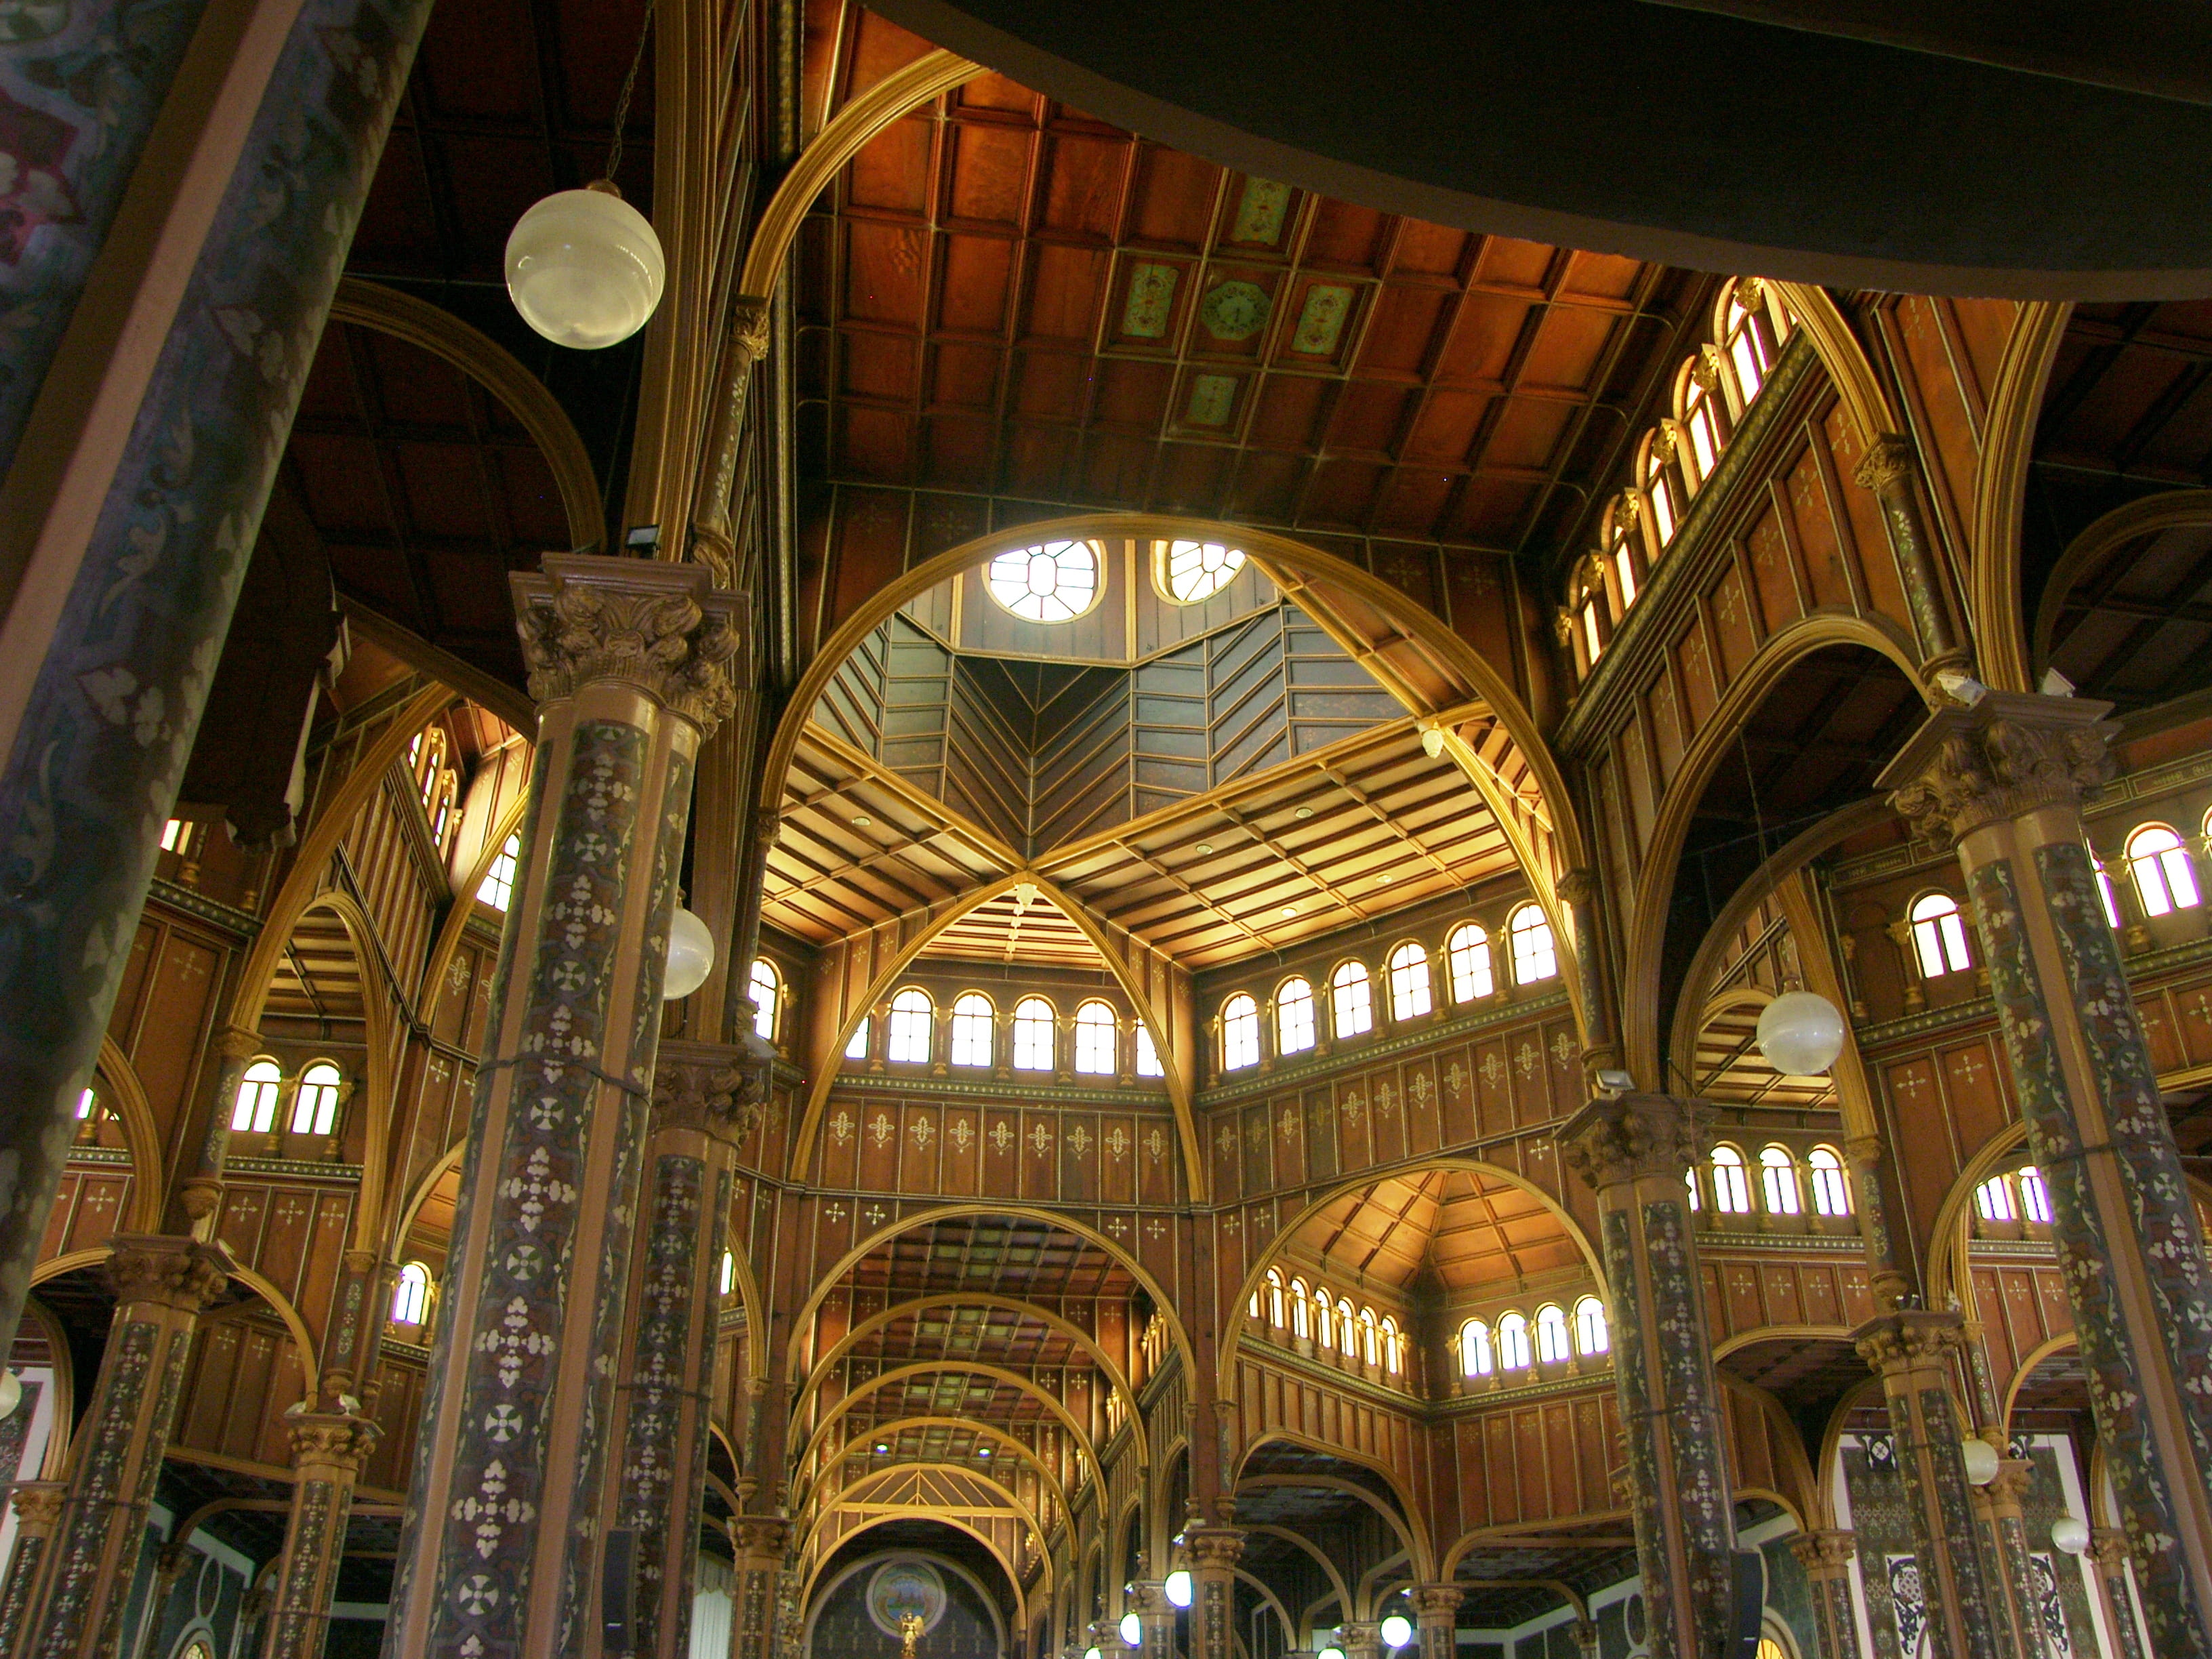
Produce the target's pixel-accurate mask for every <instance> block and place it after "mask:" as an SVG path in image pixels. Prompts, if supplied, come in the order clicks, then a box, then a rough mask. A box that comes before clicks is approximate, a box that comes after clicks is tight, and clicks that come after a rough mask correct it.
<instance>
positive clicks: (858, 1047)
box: [845, 1014, 875, 1060]
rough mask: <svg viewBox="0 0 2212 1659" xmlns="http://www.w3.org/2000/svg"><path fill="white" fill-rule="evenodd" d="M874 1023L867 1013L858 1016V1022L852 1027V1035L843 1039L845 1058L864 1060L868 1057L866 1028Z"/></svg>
mask: <svg viewBox="0 0 2212 1659" xmlns="http://www.w3.org/2000/svg"><path fill="white" fill-rule="evenodd" d="M872 1024H875V1022H874V1021H873V1020H872V1019H871V1018H869V1017H868V1016H867V1015H866V1014H862V1015H861V1016H860V1024H858V1025H855V1026H854V1028H853V1035H852V1036H849V1037H848V1038H846V1039H845V1058H846V1059H848V1060H866V1058H867V1057H868V1028H869V1026H871V1025H872Z"/></svg>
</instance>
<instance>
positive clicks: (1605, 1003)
mask: <svg viewBox="0 0 2212 1659" xmlns="http://www.w3.org/2000/svg"><path fill="white" fill-rule="evenodd" d="M1553 891H1554V892H1556V893H1557V894H1558V895H1559V902H1560V903H1561V904H1563V905H1565V907H1566V911H1567V921H1568V923H1569V925H1570V927H1571V928H1572V930H1573V933H1574V947H1575V955H1574V971H1575V979H1576V982H1577V984H1578V985H1579V986H1580V987H1581V989H1582V998H1581V1002H1582V1036H1583V1055H1582V1059H1583V1072H1584V1073H1586V1074H1588V1075H1589V1076H1591V1077H1593V1078H1594V1077H1595V1075H1596V1073H1598V1072H1599V1071H1600V1070H1601V1069H1611V1068H1614V1067H1618V1066H1620V1060H1621V1055H1620V1032H1619V1029H1618V1027H1619V1022H1618V1021H1617V1020H1616V1019H1615V1018H1614V1017H1613V987H1612V986H1611V985H1610V984H1609V983H1608V976H1607V973H1606V971H1605V963H1606V956H1605V941H1604V938H1603V936H1602V934H1601V933H1600V931H1599V930H1600V928H1601V927H1602V926H1603V916H1602V913H1601V908H1600V907H1599V904H1598V902H1597V878H1596V876H1595V874H1594V873H1592V872H1590V871H1588V870H1570V871H1568V872H1566V873H1565V875H1563V876H1561V877H1560V878H1559V880H1558V882H1557V883H1556V884H1554V886H1553ZM1593 1086H1595V1085H1593Z"/></svg>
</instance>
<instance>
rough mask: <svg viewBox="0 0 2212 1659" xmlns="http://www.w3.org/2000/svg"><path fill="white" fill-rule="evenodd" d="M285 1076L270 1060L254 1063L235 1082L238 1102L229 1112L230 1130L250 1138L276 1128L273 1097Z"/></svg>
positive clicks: (280, 1087) (274, 1062)
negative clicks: (239, 1131) (248, 1135)
mask: <svg viewBox="0 0 2212 1659" xmlns="http://www.w3.org/2000/svg"><path fill="white" fill-rule="evenodd" d="M283 1085H284V1073H283V1071H282V1070H281V1069H279V1067H278V1066H277V1064H276V1061H275V1060H255V1061H254V1062H253V1064H252V1065H251V1066H247V1067H246V1075H245V1076H243V1077H242V1078H240V1079H239V1081H238V1100H237V1102H236V1103H235V1104H234V1105H233V1106H232V1108H231V1112H230V1127H232V1128H233V1129H235V1130H244V1131H246V1132H247V1133H252V1134H266V1133H269V1131H270V1130H271V1129H273V1128H275V1127H276V1095H277V1091H279V1090H280V1089H282V1088H283Z"/></svg>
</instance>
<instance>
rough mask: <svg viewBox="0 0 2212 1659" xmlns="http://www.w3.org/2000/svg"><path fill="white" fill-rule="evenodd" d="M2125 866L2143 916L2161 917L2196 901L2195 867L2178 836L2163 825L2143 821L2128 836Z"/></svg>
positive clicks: (2186, 907)
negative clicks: (2126, 862) (2133, 882)
mask: <svg viewBox="0 0 2212 1659" xmlns="http://www.w3.org/2000/svg"><path fill="white" fill-rule="evenodd" d="M2128 868H2129V869H2130V871H2131V872H2134V875H2135V878H2136V896H2137V897H2138V898H2140V899H2141V900H2142V908H2143V914H2144V915H2147V916H2162V915H2166V912H2167V911H2169V910H2187V909H2190V908H2193V907H2194V906H2195V905H2196V904H2197V866H2195V865H2194V864H2191V862H2190V860H2189V849H2188V848H2185V847H2184V846H2183V845H2182V844H2181V837H2180V836H2177V835H2175V834H2174V833H2173V831H2172V830H2171V829H2167V828H2166V826H2165V825H2164V824H2162V823H2146V824H2145V825H2143V827H2142V829H2138V830H2136V832H2135V834H2133V835H2132V836H2129V837H2128Z"/></svg>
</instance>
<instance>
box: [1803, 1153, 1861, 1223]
mask: <svg viewBox="0 0 2212 1659" xmlns="http://www.w3.org/2000/svg"><path fill="white" fill-rule="evenodd" d="M1805 1162H1806V1163H1807V1164H1808V1165H1810V1166H1811V1168H1812V1171H1813V1208H1814V1212H1816V1213H1818V1214H1820V1215H1849V1214H1850V1212H1851V1183H1850V1176H1847V1175H1846V1174H1844V1160H1843V1159H1842V1158H1840V1157H1839V1156H1838V1154H1837V1152H1836V1149H1835V1148H1834V1147H1832V1146H1815V1147H1814V1149H1813V1150H1812V1152H1810V1153H1808V1155H1807V1156H1806V1159H1805Z"/></svg>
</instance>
